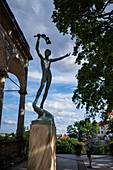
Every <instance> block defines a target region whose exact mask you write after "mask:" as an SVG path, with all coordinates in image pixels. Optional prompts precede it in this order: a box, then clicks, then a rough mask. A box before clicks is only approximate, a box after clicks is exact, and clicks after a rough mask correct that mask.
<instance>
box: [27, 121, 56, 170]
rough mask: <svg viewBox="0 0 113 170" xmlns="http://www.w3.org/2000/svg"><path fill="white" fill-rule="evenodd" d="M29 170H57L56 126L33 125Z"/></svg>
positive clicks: (31, 129)
mask: <svg viewBox="0 0 113 170" xmlns="http://www.w3.org/2000/svg"><path fill="white" fill-rule="evenodd" d="M28 170H56V128H55V126H54V125H41V124H32V125H31V127H30V139H29V159H28Z"/></svg>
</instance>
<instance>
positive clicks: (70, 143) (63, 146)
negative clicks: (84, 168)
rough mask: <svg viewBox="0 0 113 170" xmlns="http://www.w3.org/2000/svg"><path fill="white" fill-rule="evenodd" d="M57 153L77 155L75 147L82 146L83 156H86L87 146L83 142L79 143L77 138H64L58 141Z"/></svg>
mask: <svg viewBox="0 0 113 170" xmlns="http://www.w3.org/2000/svg"><path fill="white" fill-rule="evenodd" d="M56 144H57V145H56V153H57V154H75V153H76V151H75V145H78V144H79V145H82V146H83V147H82V154H86V150H85V146H84V143H83V142H78V140H76V139H75V138H70V137H68V138H64V139H60V141H58V140H57V143H56Z"/></svg>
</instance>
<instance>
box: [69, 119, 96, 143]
mask: <svg viewBox="0 0 113 170" xmlns="http://www.w3.org/2000/svg"><path fill="white" fill-rule="evenodd" d="M67 133H68V135H69V136H70V137H72V136H73V137H75V138H78V140H79V141H84V138H86V137H87V135H91V136H92V138H95V137H96V136H97V134H98V125H97V122H96V121H93V122H92V123H91V122H90V119H85V120H81V121H76V122H75V123H74V124H73V126H72V125H69V126H68V127H67Z"/></svg>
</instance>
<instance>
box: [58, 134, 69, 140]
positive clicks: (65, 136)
mask: <svg viewBox="0 0 113 170" xmlns="http://www.w3.org/2000/svg"><path fill="white" fill-rule="evenodd" d="M68 137H69V136H68V135H66V134H63V136H60V137H59V139H64V138H65V139H67V138H68Z"/></svg>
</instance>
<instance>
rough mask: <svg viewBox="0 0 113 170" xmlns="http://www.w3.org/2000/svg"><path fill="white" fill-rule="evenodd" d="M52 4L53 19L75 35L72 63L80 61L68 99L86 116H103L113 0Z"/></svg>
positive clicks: (110, 91) (111, 70)
mask: <svg viewBox="0 0 113 170" xmlns="http://www.w3.org/2000/svg"><path fill="white" fill-rule="evenodd" d="M54 5H55V10H54V11H53V15H52V18H53V22H54V23H56V27H57V28H58V30H59V31H60V32H62V33H63V34H70V35H71V36H72V39H75V41H76V42H75V47H74V52H73V54H74V55H75V56H76V61H75V63H77V64H79V65H81V69H80V70H78V74H77V75H76V77H77V79H78V86H77V88H76V90H75V91H74V95H73V98H72V100H73V102H74V103H75V104H76V106H77V108H82V107H83V106H85V107H86V113H87V114H88V115H89V116H92V117H95V115H96V114H97V113H101V116H104V118H106V117H105V116H107V114H106V113H108V112H111V111H112V110H113V10H112V8H110V5H113V0H94V1H93V0H71V1H70V0H63V1H62V0H54ZM108 7H109V8H108ZM80 49H81V50H80Z"/></svg>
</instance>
